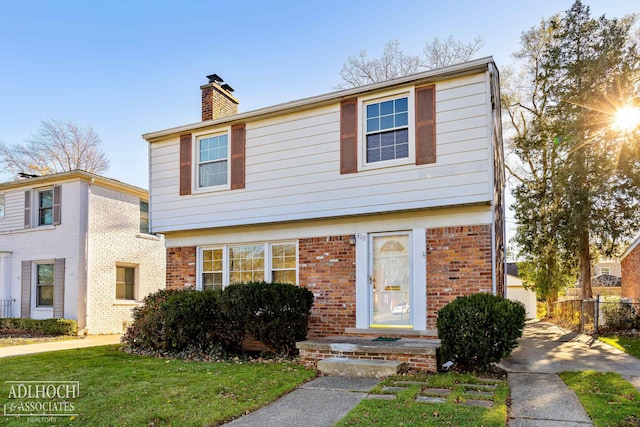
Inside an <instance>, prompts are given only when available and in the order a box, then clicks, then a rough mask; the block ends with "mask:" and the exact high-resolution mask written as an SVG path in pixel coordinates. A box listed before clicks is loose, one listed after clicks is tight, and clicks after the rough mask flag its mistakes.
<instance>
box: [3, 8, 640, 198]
mask: <svg viewBox="0 0 640 427" xmlns="http://www.w3.org/2000/svg"><path fill="white" fill-rule="evenodd" d="M585 3H586V4H588V5H590V6H591V10H592V15H594V16H596V15H601V14H603V13H606V15H607V16H608V17H621V16H623V15H624V14H628V13H633V12H640V6H638V5H637V4H636V2H635V1H632V0H608V1H603V0H592V1H586V2H585ZM571 4H572V0H562V1H560V0H538V1H535V2H532V1H514V0H509V1H505V0H496V1H491V2H480V1H471V0H464V1H441V0H439V1H431V0H423V1H402V0H396V1H393V2H391V1H386V2H385V1H377V0H369V1H348V0H342V1H333V0H327V1H300V0H298V1H263V2H250V1H242V0H236V1H224V2H219V1H183V2H178V1H142V0H132V1H126V2H124V1H93V0H83V1H63V0H59V1H46V2H45V1H43V2H35V1H29V0H23V1H10V0H4V1H3V0H0V141H3V142H5V143H8V144H13V143H18V142H24V141H25V140H27V139H29V137H30V136H31V135H32V134H33V133H34V132H35V131H36V129H37V127H38V125H39V123H40V121H42V120H46V119H50V118H53V119H62V120H67V119H70V120H72V121H74V122H76V123H78V124H80V125H85V126H86V125H90V126H92V127H93V128H94V130H95V131H96V132H97V133H98V134H99V135H100V136H101V138H102V141H103V146H104V148H105V150H106V151H107V154H108V156H109V158H110V160H111V168H110V170H109V171H108V172H107V173H106V174H105V175H107V176H109V177H111V178H115V179H119V180H121V181H124V182H127V183H131V184H134V185H138V186H141V187H143V188H147V187H148V171H147V165H148V160H147V159H148V153H147V144H146V142H145V141H144V140H143V139H142V138H141V136H140V135H141V134H142V133H145V132H150V131H156V130H161V129H166V128H169V127H173V126H178V125H183V124H187V123H195V122H198V121H199V120H200V89H199V87H200V85H202V84H205V83H206V82H207V80H206V78H205V76H206V75H207V74H211V73H214V72H215V73H217V74H219V75H220V76H222V77H223V78H224V79H225V81H226V82H227V83H229V84H230V85H231V86H232V87H233V88H234V89H235V93H234V95H236V97H237V98H238V99H239V100H240V107H239V108H240V111H241V112H244V111H250V110H253V109H256V108H260V107H265V106H269V105H273V104H277V103H280V102H286V101H290V100H294V99H299V98H304V97H308V96H313V95H319V94H322V93H326V92H331V91H333V90H334V88H335V86H336V85H337V84H338V83H339V71H340V68H341V66H342V64H343V62H344V61H345V59H346V58H347V57H348V56H350V55H355V54H357V53H358V52H359V51H360V49H366V50H367V51H368V52H369V54H370V55H372V56H377V55H378V54H379V53H380V52H381V50H382V49H383V47H384V44H385V42H386V41H388V40H391V39H398V40H399V41H400V43H401V45H402V47H403V48H404V49H405V50H406V51H408V52H411V53H418V52H420V51H421V49H422V47H423V45H424V43H425V41H428V40H432V39H433V38H434V37H436V36H438V37H440V38H446V37H448V36H449V35H450V34H451V35H453V37H454V38H456V39H459V40H463V41H469V40H472V39H473V38H474V37H476V36H480V37H481V38H482V39H483V41H484V47H483V49H482V51H481V52H480V53H479V56H488V55H492V56H493V57H494V59H495V61H496V63H497V65H498V67H502V66H504V65H506V64H509V63H511V62H512V60H511V57H510V54H511V53H512V52H514V51H515V50H517V49H518V47H519V38H520V34H521V33H522V31H524V30H527V29H529V28H531V27H532V26H535V25H537V24H538V23H539V22H540V19H542V18H543V17H548V16H550V15H552V14H554V13H556V12H560V11H563V10H565V9H568V8H569V7H570V6H571ZM9 178H10V177H8V176H7V175H6V174H5V175H3V174H2V171H0V179H2V180H6V179H9Z"/></svg>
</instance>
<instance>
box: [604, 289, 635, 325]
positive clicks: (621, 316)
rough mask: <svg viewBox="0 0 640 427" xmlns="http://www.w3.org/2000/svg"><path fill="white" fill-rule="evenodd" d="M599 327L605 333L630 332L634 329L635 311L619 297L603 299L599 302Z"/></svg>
mask: <svg viewBox="0 0 640 427" xmlns="http://www.w3.org/2000/svg"><path fill="white" fill-rule="evenodd" d="M600 312H601V316H600V320H601V327H602V329H604V330H607V331H630V330H631V329H633V328H635V327H636V322H637V320H636V314H637V313H636V309H635V308H634V307H633V305H632V304H631V303H630V302H628V301H624V300H622V299H621V298H620V297H615V296H611V297H605V298H604V300H603V301H601V302H600Z"/></svg>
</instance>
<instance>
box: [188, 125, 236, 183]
mask: <svg viewBox="0 0 640 427" xmlns="http://www.w3.org/2000/svg"><path fill="white" fill-rule="evenodd" d="M224 134H226V135H227V183H226V184H224V185H213V186H210V187H200V185H199V182H200V162H199V160H200V150H199V141H200V139H203V138H208V137H211V136H218V135H224ZM191 159H192V161H191V177H192V178H191V181H192V182H191V188H192V189H193V191H192V193H193V194H199V193H211V192H215V191H224V190H231V126H226V127H223V128H219V129H216V130H214V131H206V132H197V133H193V134H192V135H191Z"/></svg>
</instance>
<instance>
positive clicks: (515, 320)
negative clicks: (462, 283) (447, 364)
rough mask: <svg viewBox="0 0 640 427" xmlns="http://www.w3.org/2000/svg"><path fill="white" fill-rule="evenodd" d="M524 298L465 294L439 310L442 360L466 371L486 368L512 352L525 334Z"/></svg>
mask: <svg viewBox="0 0 640 427" xmlns="http://www.w3.org/2000/svg"><path fill="white" fill-rule="evenodd" d="M525 314H526V311H525V308H524V305H523V304H522V303H521V302H516V301H510V300H508V299H505V298H502V297H499V296H496V295H491V294H485V293H478V294H473V295H469V296H464V297H460V298H458V299H456V300H455V301H452V302H451V303H449V304H447V305H445V306H444V307H443V308H442V309H440V311H438V320H437V327H438V336H439V337H440V340H441V346H440V352H441V356H442V357H443V360H445V361H449V360H450V361H453V362H455V363H456V365H457V367H458V368H459V369H461V370H463V371H473V370H486V369H488V368H489V367H490V366H491V364H493V363H497V362H499V361H500V359H502V358H503V357H506V356H508V355H509V354H511V352H512V351H513V349H514V348H515V347H516V346H517V340H518V338H520V336H522V329H523V328H524V322H525Z"/></svg>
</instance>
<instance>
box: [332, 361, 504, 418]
mask: <svg viewBox="0 0 640 427" xmlns="http://www.w3.org/2000/svg"><path fill="white" fill-rule="evenodd" d="M394 380H398V381H424V382H426V383H427V384H428V385H427V386H422V385H410V386H408V385H403V386H404V387H409V388H408V389H407V390H404V391H400V392H398V397H397V398H396V399H395V400H378V399H365V400H363V401H362V402H360V403H359V404H358V406H356V407H355V408H354V409H353V410H352V411H351V412H349V414H348V415H347V416H346V417H345V418H344V419H343V420H342V421H340V422H339V423H338V424H337V426H339V427H347V426H394V427H395V426H474V427H480V426H495V427H498V426H500V427H504V426H505V424H506V420H507V404H506V401H507V397H508V395H509V387H508V385H507V382H506V381H501V382H499V383H498V385H497V387H496V388H495V390H494V392H495V395H494V396H493V397H481V396H470V395H468V394H465V393H464V387H462V386H461V384H465V383H467V384H474V383H479V380H478V379H477V377H475V376H473V375H470V374H464V375H463V374H457V373H446V374H433V375H415V376H408V377H407V376H405V377H394V378H390V379H387V380H385V381H384V382H383V383H381V384H380V385H378V386H377V387H376V388H374V389H373V390H372V391H371V393H374V394H375V393H383V392H382V387H383V386H385V385H387V386H391V385H394ZM425 387H430V388H449V389H452V392H451V394H449V395H448V396H447V398H446V402H445V403H422V402H416V401H415V398H416V396H417V395H419V394H420V393H421V390H422V389H424V388H425ZM423 394H424V393H423ZM466 399H479V400H493V402H494V407H493V408H491V409H486V408H479V407H467V406H462V405H460V404H458V403H456V402H463V401H464V400H466Z"/></svg>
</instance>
